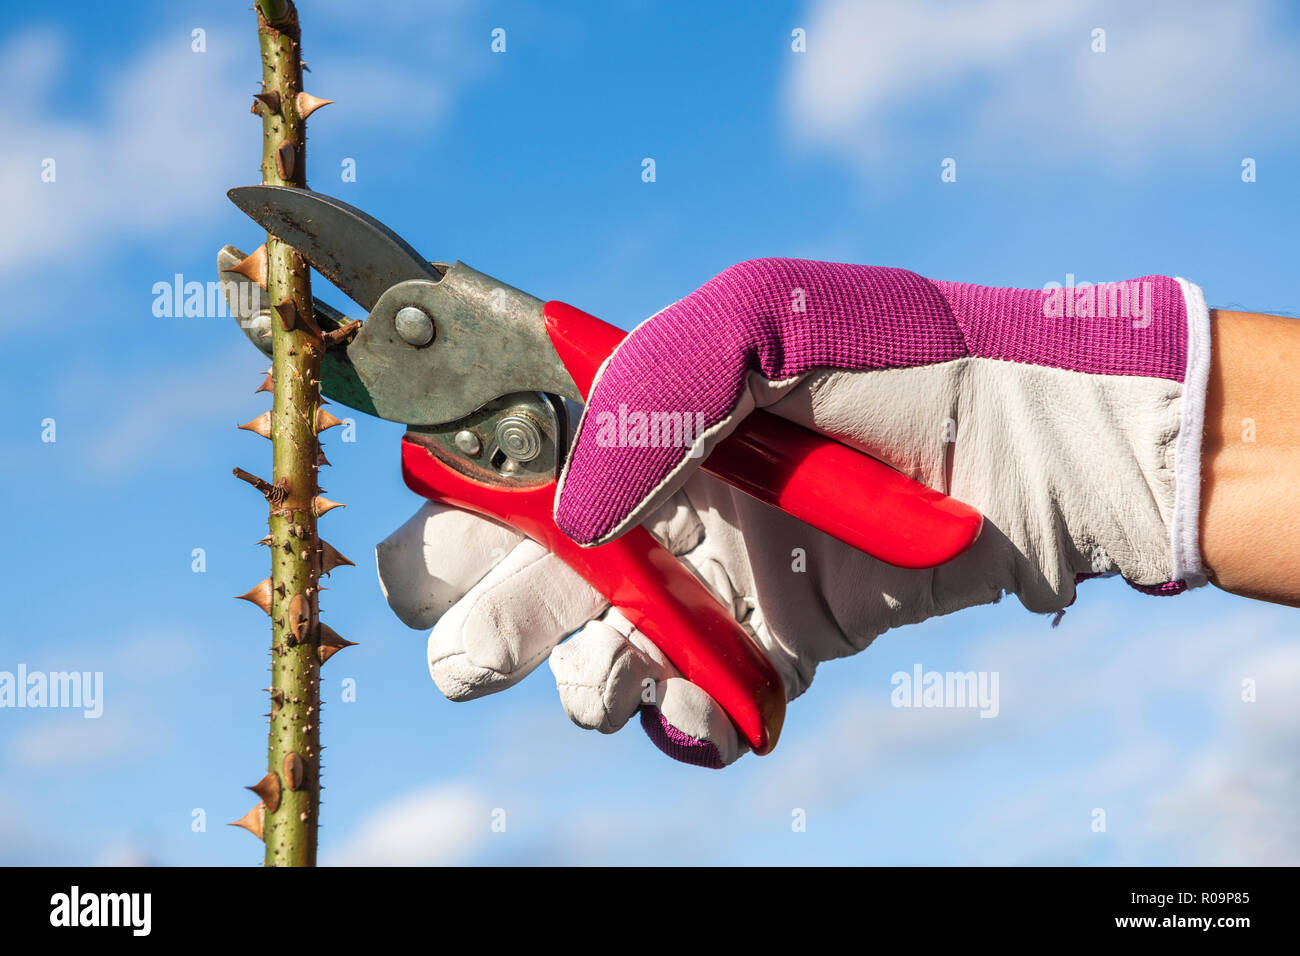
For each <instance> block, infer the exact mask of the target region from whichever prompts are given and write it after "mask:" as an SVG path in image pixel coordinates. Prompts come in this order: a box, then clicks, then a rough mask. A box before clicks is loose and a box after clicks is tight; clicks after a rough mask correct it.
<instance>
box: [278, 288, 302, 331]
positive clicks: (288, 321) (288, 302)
mask: <svg viewBox="0 0 1300 956" xmlns="http://www.w3.org/2000/svg"><path fill="white" fill-rule="evenodd" d="M275 311H276V312H277V313H278V314H279V316H280V328H282V329H284V330H285V331H286V332H292V331H293V329H294V326H296V325H297V324H298V305H297V303H296V302H294V301H293V297H292V296H285V297H284V299H283V300H282V301H281V302H280V304H279V305H277V306H276V307H275Z"/></svg>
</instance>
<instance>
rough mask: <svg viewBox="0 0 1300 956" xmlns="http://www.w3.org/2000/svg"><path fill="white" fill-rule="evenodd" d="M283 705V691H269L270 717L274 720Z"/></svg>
mask: <svg viewBox="0 0 1300 956" xmlns="http://www.w3.org/2000/svg"><path fill="white" fill-rule="evenodd" d="M283 706H284V691H282V690H277V691H272V693H271V719H272V720H275V715H276V714H278V713H279V712H280V708H281V707H283Z"/></svg>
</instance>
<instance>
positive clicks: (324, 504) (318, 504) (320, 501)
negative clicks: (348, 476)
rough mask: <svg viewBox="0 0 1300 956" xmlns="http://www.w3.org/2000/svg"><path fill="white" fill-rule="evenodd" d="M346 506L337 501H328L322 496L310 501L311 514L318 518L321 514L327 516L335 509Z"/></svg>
mask: <svg viewBox="0 0 1300 956" xmlns="http://www.w3.org/2000/svg"><path fill="white" fill-rule="evenodd" d="M346 507H347V505H345V504H343V503H342V502H339V501H330V500H329V499H328V498H326V497H324V496H323V495H317V496H316V497H315V498H313V499H312V500H311V513H312V514H314V515H315V516H316V517H317V518H319V517H320V516H321V515H323V514H328V513H329V512H331V511H333V510H334V509H335V508H346Z"/></svg>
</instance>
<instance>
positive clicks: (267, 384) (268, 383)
mask: <svg viewBox="0 0 1300 956" xmlns="http://www.w3.org/2000/svg"><path fill="white" fill-rule="evenodd" d="M273 391H275V379H273V378H271V373H270V372H267V373H266V380H265V381H263V382H262V384H261V385H259V386H257V388H255V389H253V394H254V395H256V394H257V393H258V392H273Z"/></svg>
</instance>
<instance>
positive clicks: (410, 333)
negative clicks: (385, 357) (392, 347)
mask: <svg viewBox="0 0 1300 956" xmlns="http://www.w3.org/2000/svg"><path fill="white" fill-rule="evenodd" d="M393 326H394V327H395V328H396V329H397V334H398V335H400V336H401V337H402V341H403V342H405V343H406V344H407V345H414V346H415V347H416V348H420V347H421V346H424V345H428V344H429V343H430V342H432V341H433V319H431V318H429V314H428V313H427V312H425V311H424V310H423V309H418V308H416V307H415V306H413V305H408V306H404V307H403V308H400V309H398V310H397V315H395V316H394V317H393Z"/></svg>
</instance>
